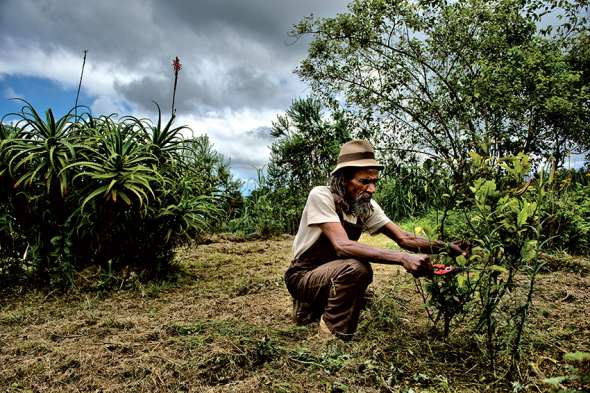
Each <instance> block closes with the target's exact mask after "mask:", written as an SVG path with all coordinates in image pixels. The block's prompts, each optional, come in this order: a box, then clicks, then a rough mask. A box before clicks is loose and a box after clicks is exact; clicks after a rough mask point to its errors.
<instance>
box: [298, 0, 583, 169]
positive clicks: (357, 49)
mask: <svg viewBox="0 0 590 393" xmlns="http://www.w3.org/2000/svg"><path fill="white" fill-rule="evenodd" d="M587 7H588V5H587V2H586V1H579V2H578V1H574V0H572V1H551V2H539V1H534V0H528V1H526V0H525V1H517V0H494V1H484V0H468V1H459V2H447V1H442V0H440V1H436V0H434V1H418V2H416V1H407V0H355V1H353V2H352V3H351V4H350V5H349V12H348V13H343V14H339V15H337V16H336V17H334V18H325V19H324V18H313V17H309V18H306V19H304V20H302V21H301V22H300V23H299V24H298V25H297V26H296V27H295V28H294V30H293V34H294V35H295V36H298V37H301V36H304V35H312V36H313V41H312V42H311V45H310V49H309V54H308V57H307V58H306V59H305V60H304V61H303V62H302V63H301V64H300V65H299V67H298V69H297V73H298V74H299V75H300V76H301V77H302V78H303V79H304V80H306V81H308V82H309V83H310V84H311V85H312V87H313V89H314V91H315V92H316V93H318V94H320V95H321V96H322V97H323V98H324V99H325V100H326V101H328V102H330V103H332V104H333V105H337V104H338V103H341V102H342V103H343V104H344V106H345V108H346V109H347V111H348V112H349V113H351V114H352V115H353V116H354V118H355V119H356V121H357V123H359V124H362V125H363V127H362V128H363V129H364V130H365V131H366V134H367V135H368V136H372V137H374V138H375V140H376V141H378V142H379V144H380V145H382V146H384V147H387V149H388V150H387V151H388V152H390V153H391V154H393V153H392V152H394V153H397V154H398V155H401V156H402V158H403V156H406V155H408V154H410V155H419V156H422V157H424V156H427V157H431V158H434V159H436V160H444V162H445V163H446V164H447V165H448V166H449V168H450V169H451V170H452V171H453V172H454V174H455V175H456V176H457V178H458V179H457V180H459V179H460V178H461V176H462V174H464V173H465V172H466V162H467V161H468V156H467V154H466V152H467V151H469V150H472V149H475V150H478V149H479V150H486V151H480V152H481V153H482V154H492V155H493V156H496V157H500V156H504V155H506V154H516V153H518V152H520V151H522V152H525V153H533V154H536V155H541V156H545V157H549V156H551V157H554V158H556V160H557V161H558V162H561V161H563V159H564V158H565V155H566V153H567V152H568V151H579V150H583V149H588V148H589V147H590V145H589V144H588V137H587V135H588V134H589V132H590V131H589V128H588V125H587V124H588V122H587V119H588V114H589V113H590V112H589V109H590V108H589V105H588V102H589V101H590V91H589V87H588V84H587V83H582V80H583V79H582V78H583V77H584V73H583V72H582V71H581V70H580V67H578V66H576V64H587V63H584V61H585V60H584V61H582V62H581V63H580V60H576V61H577V63H576V61H574V60H571V61H568V56H569V58H571V56H570V55H569V52H570V51H571V50H572V49H573V48H579V46H576V45H573V44H572V43H573V42H575V41H576V40H579V39H580V37H584V36H587V32H588V22H587V20H586V19H585V18H584V17H582V16H581V15H582V14H581V12H580V11H581V10H582V9H584V8H585V9H586V10H587ZM556 14H557V15H559V17H560V18H561V19H562V22H561V24H560V25H558V26H557V25H555V26H553V25H551V26H553V27H556V28H554V29H551V28H545V29H541V28H540V27H539V26H541V25H542V24H541V23H540V22H543V23H547V20H548V15H549V16H551V15H553V16H555V15H556ZM586 45H587V44H586ZM580 53H581V52H580ZM583 53H586V54H587V51H586V52H583ZM576 59H577V58H576ZM586 75H587V74H586Z"/></svg>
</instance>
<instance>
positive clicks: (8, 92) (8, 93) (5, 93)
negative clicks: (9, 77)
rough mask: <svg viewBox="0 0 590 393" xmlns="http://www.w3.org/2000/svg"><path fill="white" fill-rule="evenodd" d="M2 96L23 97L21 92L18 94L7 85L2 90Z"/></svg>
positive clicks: (9, 97)
mask: <svg viewBox="0 0 590 393" xmlns="http://www.w3.org/2000/svg"><path fill="white" fill-rule="evenodd" d="M2 97H3V98H8V99H11V98H23V96H22V95H21V94H18V93H17V92H16V91H14V89H13V88H12V87H7V88H5V89H4V90H3V91H2Z"/></svg>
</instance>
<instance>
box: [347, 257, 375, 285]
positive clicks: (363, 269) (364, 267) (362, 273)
mask: <svg viewBox="0 0 590 393" xmlns="http://www.w3.org/2000/svg"><path fill="white" fill-rule="evenodd" d="M342 263H343V264H345V265H346V269H344V271H343V272H342V273H343V275H344V276H346V277H350V278H353V279H354V280H355V281H357V280H358V281H359V282H364V283H366V284H367V285H368V284H370V283H371V281H373V269H371V264H370V263H369V262H365V261H359V260H358V259H353V258H351V259H344V260H343V261H342Z"/></svg>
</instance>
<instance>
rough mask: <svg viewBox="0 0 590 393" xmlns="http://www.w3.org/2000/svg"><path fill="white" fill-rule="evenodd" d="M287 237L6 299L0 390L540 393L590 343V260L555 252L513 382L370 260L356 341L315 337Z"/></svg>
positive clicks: (402, 280)
mask: <svg viewBox="0 0 590 393" xmlns="http://www.w3.org/2000/svg"><path fill="white" fill-rule="evenodd" d="M361 241H363V242H366V243H370V244H373V245H376V246H380V247H391V246H392V244H393V243H392V242H391V241H389V240H388V239H386V238H384V237H382V236H375V237H372V236H366V237H363V238H362V239H361ZM291 242H292V240H291V239H278V240H269V241H251V242H241V243H234V242H230V241H221V240H220V241H218V242H214V243H211V244H208V245H200V246H194V247H187V248H185V249H181V250H179V252H178V255H177V263H178V265H179V267H180V271H181V272H182V274H181V275H179V278H178V279H177V280H176V281H171V282H154V283H150V284H140V283H138V282H136V283H134V284H133V285H125V286H122V288H124V289H121V290H113V291H111V292H101V291H84V290H82V289H80V290H79V291H74V292H71V293H69V294H65V295H59V296H58V295H57V294H45V293H39V292H29V293H25V294H19V295H18V296H16V295H13V296H5V297H4V298H2V299H0V342H1V343H3V344H2V346H1V347H0V391H7V392H29V391H34V392H37V391H39V392H40V391H43V392H74V391H93V392H94V391H104V392H137V391H145V392H152V391H170V392H188V391H191V392H260V391H263V392H382V391H391V392H412V391H413V392H480V391H490V392H496V391H514V390H515V391H527V392H528V391H530V392H537V391H548V385H546V384H544V383H543V382H542V381H543V379H544V378H547V377H552V376H557V375H564V373H567V369H566V366H567V365H566V363H565V362H564V361H563V354H564V353H567V352H575V351H583V350H586V351H587V350H588V348H590V321H589V319H588V318H587V315H590V303H589V302H588V301H587V300H586V299H587V297H586V295H587V293H588V290H589V289H590V278H589V277H588V275H587V273H588V269H587V267H588V266H589V261H588V260H583V259H576V260H575V267H576V268H575V269H574V268H571V267H572V263H571V259H567V258H565V257H564V256H559V257H560V258H561V257H564V260H565V259H567V261H566V262H567V263H565V266H566V267H567V268H566V269H559V261H557V260H553V261H552V264H551V270H550V271H547V272H544V273H543V274H542V275H541V276H540V278H539V284H538V292H537V294H536V297H535V301H534V304H533V309H532V311H531V317H530V320H529V323H528V325H527V336H526V339H525V341H524V346H523V359H522V361H521V368H520V378H519V380H518V381H517V382H518V385H514V386H513V385H512V382H513V381H503V380H498V377H497V376H494V374H493V373H492V372H491V371H490V370H489V369H487V366H486V362H485V358H484V357H483V356H482V354H481V351H480V349H479V347H478V338H477V337H473V336H469V335H468V334H467V333H468V332H467V331H462V330H461V329H458V330H456V331H455V332H454V333H452V334H451V336H450V337H449V338H447V339H446V340H442V339H439V338H437V337H436V335H434V334H433V332H432V329H431V328H432V327H431V326H430V325H429V322H428V318H427V317H426V315H425V313H424V310H423V307H422V304H421V299H420V296H419V295H418V294H417V293H416V290H415V287H414V282H413V280H412V278H411V277H409V276H408V275H406V274H405V273H404V272H403V270H402V269H401V268H399V267H395V266H381V265H374V269H375V280H374V283H373V284H372V285H371V287H372V288H373V291H374V296H373V300H372V303H371V304H370V306H369V307H368V309H367V310H365V311H363V314H362V316H361V318H362V320H361V324H360V326H359V332H358V337H356V338H355V339H354V340H352V341H351V342H340V341H336V342H327V343H326V342H323V341H321V340H319V339H318V338H317V336H316V330H317V325H311V326H304V327H299V326H295V325H293V324H292V323H291V321H290V311H291V310H290V309H291V300H290V297H289V294H288V293H287V291H286V289H285V287H284V283H283V278H282V275H283V272H284V270H285V269H286V267H287V266H288V264H289V259H290V247H291ZM125 288H127V289H125ZM129 288H130V289H129ZM585 316H586V317H585ZM515 382H516V381H515Z"/></svg>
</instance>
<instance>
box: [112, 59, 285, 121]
mask: <svg viewBox="0 0 590 393" xmlns="http://www.w3.org/2000/svg"><path fill="white" fill-rule="evenodd" d="M172 85H173V81H172V80H171V79H165V78H156V77H152V76H145V77H143V78H141V79H137V80H134V81H131V82H129V83H126V84H125V83H122V82H120V81H116V82H115V85H114V86H115V90H116V91H117V92H118V93H119V94H121V95H122V96H123V97H124V98H125V99H127V100H129V101H130V102H133V103H134V104H136V105H137V106H138V107H139V108H141V109H144V110H152V109H153V108H154V101H155V102H157V103H158V104H159V105H160V106H161V107H162V109H163V110H168V103H170V102H171V101H172ZM289 93H290V92H289V91H288V90H287V89H285V88H284V87H283V86H281V85H280V82H274V81H272V80H271V79H270V78H269V77H268V76H267V75H266V74H264V73H261V72H258V71H257V70H255V69H253V68H251V67H236V68H233V69H231V70H229V72H227V73H226V74H224V75H223V77H222V83H221V84H219V85H216V84H215V83H214V82H211V81H195V80H193V79H186V78H182V77H181V78H180V81H179V83H178V88H177V93H176V100H175V107H176V111H177V112H178V113H183V112H184V113H190V114H197V115H199V114H204V113H206V112H210V111H215V110H216V109H218V108H224V107H225V108H230V109H234V110H237V109H242V108H254V109H256V108H284V107H287V106H288V105H289V103H290V100H291V96H290V94H289Z"/></svg>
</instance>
